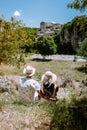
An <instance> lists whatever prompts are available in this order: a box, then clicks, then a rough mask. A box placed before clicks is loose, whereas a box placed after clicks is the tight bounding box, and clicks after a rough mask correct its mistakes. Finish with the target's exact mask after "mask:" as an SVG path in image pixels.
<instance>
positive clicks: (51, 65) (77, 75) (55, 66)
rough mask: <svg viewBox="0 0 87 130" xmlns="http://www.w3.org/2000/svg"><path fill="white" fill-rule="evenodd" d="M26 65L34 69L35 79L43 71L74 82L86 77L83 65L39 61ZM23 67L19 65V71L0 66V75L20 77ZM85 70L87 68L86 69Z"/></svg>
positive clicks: (28, 61) (10, 67)
mask: <svg viewBox="0 0 87 130" xmlns="http://www.w3.org/2000/svg"><path fill="white" fill-rule="evenodd" d="M26 64H31V65H32V66H33V67H35V68H36V74H35V78H37V80H40V79H41V76H42V74H43V73H44V72H45V71H48V70H50V71H52V72H54V73H55V74H56V75H57V76H59V77H63V76H64V77H65V76H71V77H72V78H73V79H74V80H76V81H81V80H82V79H84V78H85V77H86V76H87V72H86V71H87V70H86V71H84V69H81V68H82V67H83V66H84V65H85V63H82V62H73V61H41V60H28V59H27V60H26V62H25V65H26ZM25 65H23V64H21V66H20V69H18V68H17V67H16V66H9V65H4V64H1V65H0V75H22V70H23V68H24V67H25ZM86 69H87V68H86Z"/></svg>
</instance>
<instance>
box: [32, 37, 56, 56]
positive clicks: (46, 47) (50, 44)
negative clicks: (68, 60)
mask: <svg viewBox="0 0 87 130" xmlns="http://www.w3.org/2000/svg"><path fill="white" fill-rule="evenodd" d="M34 48H35V49H36V50H37V52H38V53H40V54H41V55H42V56H43V58H45V56H46V55H52V54H54V53H56V49H57V46H56V44H55V43H54V40H53V38H52V37H50V36H41V37H39V38H37V40H36V42H35V43H34Z"/></svg>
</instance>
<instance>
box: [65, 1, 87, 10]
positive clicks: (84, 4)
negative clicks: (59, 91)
mask: <svg viewBox="0 0 87 130" xmlns="http://www.w3.org/2000/svg"><path fill="white" fill-rule="evenodd" d="M67 6H68V7H69V8H74V9H77V10H80V11H84V10H85V9H86V8H87V0H74V1H73V2H72V3H69V4H68V5H67Z"/></svg>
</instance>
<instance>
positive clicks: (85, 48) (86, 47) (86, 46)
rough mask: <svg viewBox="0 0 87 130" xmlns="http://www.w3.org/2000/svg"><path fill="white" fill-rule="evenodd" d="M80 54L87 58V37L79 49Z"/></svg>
mask: <svg viewBox="0 0 87 130" xmlns="http://www.w3.org/2000/svg"><path fill="white" fill-rule="evenodd" d="M78 55H80V56H83V57H84V58H85V59H86V60H87V38H85V39H84V40H83V42H82V43H81V45H80V47H79V49H78Z"/></svg>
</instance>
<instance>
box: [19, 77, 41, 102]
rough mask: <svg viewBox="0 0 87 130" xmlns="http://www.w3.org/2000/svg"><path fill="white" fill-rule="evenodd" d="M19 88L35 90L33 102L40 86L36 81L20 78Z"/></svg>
mask: <svg viewBox="0 0 87 130" xmlns="http://www.w3.org/2000/svg"><path fill="white" fill-rule="evenodd" d="M19 87H21V88H28V87H33V88H34V89H35V93H34V101H36V100H38V93H37V91H38V90H40V88H41V86H40V84H39V83H38V82H37V81H36V80H34V79H32V78H27V77H21V78H20V80H19Z"/></svg>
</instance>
